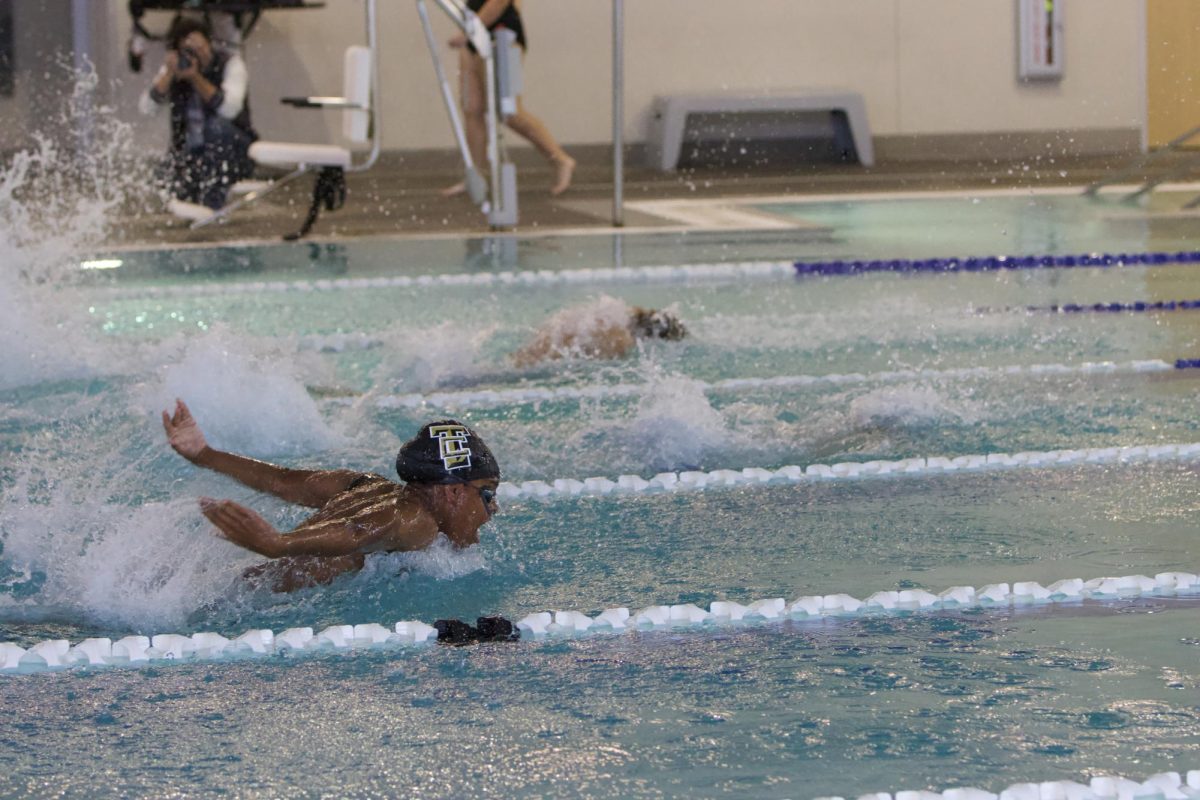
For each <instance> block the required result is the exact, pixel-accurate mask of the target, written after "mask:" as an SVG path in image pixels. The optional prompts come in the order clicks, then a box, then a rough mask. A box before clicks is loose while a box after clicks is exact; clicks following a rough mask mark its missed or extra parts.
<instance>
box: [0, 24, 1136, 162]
mask: <svg viewBox="0 0 1200 800" xmlns="http://www.w3.org/2000/svg"><path fill="white" fill-rule="evenodd" d="M17 2H18V6H19V7H26V6H34V7H42V8H43V9H46V13H47V14H48V15H52V16H54V17H55V18H57V19H61V17H59V16H58V15H59V13H61V9H63V8H65V7H67V6H69V3H68V2H67V0H42V1H41V2H38V1H37V0H17ZM1145 2H1146V0H1086V2H1075V3H1071V4H1070V5H1069V6H1068V7H1067V9H1066V12H1067V16H1066V25H1067V31H1066V53H1067V56H1066V58H1067V61H1066V77H1065V79H1064V80H1062V81H1061V82H1058V83H1044V84H1021V83H1019V82H1018V81H1017V79H1016V58H1017V45H1016V39H1015V37H1016V22H1015V14H1016V10H1015V5H1016V4H1015V0H969V2H964V0H743V1H742V2H736V3H734V2H729V0H627V2H626V17H627V21H626V24H627V27H626V32H627V44H626V52H627V63H626V70H627V71H626V75H627V78H626V80H627V101H626V119H627V130H626V136H627V138H628V139H629V140H630V141H638V140H641V139H643V138H644V136H645V132H646V129H647V121H648V116H649V110H650V107H651V102H652V100H653V98H654V96H655V95H656V94H661V93H666V92H671V91H695V90H711V89H726V88H729V89H747V90H755V91H758V90H764V89H765V90H769V89H781V90H782V89H793V88H797V87H804V86H844V87H849V88H853V89H856V90H858V91H860V92H862V94H863V95H864V97H865V98H866V102H867V109H868V114H869V117H870V120H871V125H872V127H873V129H874V132H875V133H876V134H877V135H882V136H884V137H889V136H890V137H896V138H897V139H905V138H906V137H909V138H910V139H911V137H918V138H919V137H923V136H928V135H931V134H933V135H938V134H940V135H959V136H963V135H966V136H971V135H974V134H990V133H1010V134H1011V133H1022V132H1029V131H1067V132H1079V133H1080V134H1081V136H1080V138H1079V140H1078V141H1080V142H1084V141H1087V140H1088V137H1087V135H1086V134H1087V133H1088V132H1105V131H1112V130H1116V129H1123V130H1126V131H1135V132H1137V131H1141V130H1142V129H1143V128H1144V125H1145V116H1146V113H1145V76H1144V69H1145V68H1144V64H1145V57H1144V52H1145ZM87 5H88V8H89V9H90V13H91V15H92V20H91V29H92V31H93V36H92V38H93V40H94V42H95V43H96V48H95V58H96V61H97V66H98V68H99V70H100V73H101V75H102V76H103V77H104V78H105V79H106V80H109V81H112V82H114V88H113V89H112V90H111V93H110V94H109V95H108V96H107V99H108V100H111V101H112V102H113V103H114V104H115V106H116V107H117V108H118V110H119V112H120V113H121V114H124V115H128V116H130V117H131V118H133V117H134V115H135V109H134V106H135V101H136V97H137V94H138V93H139V92H140V91H141V89H142V88H143V87H144V85H145V82H146V80H147V79H148V77H149V74H150V73H152V71H153V69H154V68H155V66H156V64H157V62H158V60H159V59H160V58H161V50H160V49H156V50H155V51H153V52H152V53H151V55H150V56H149V58H148V62H149V63H148V65H147V71H146V72H145V73H143V74H142V75H140V76H135V75H132V74H131V73H129V71H128V69H127V68H126V66H125V63H124V62H125V56H124V43H125V38H126V36H127V30H128V19H127V16H126V12H125V8H126V2H125V0H88V3H87ZM52 7H53V9H52ZM523 7H524V12H525V17H526V20H527V26H528V29H529V37H530V50H529V55H528V58H527V60H526V86H527V91H526V94H525V102H526V104H527V106H528V107H529V108H530V109H531V110H533V111H534V112H535V113H537V114H539V115H541V116H542V117H543V118H544V119H545V121H546V122H547V124H548V125H549V126H550V128H551V129H552V130H553V131H554V132H555V133H556V135H557V136H558V137H559V138H560V139H562V140H563V141H564V142H566V143H604V142H607V141H608V140H609V137H610V130H611V122H610V109H611V101H610V97H611V96H610V82H609V79H610V74H611V60H610V55H611V38H610V20H611V2H610V0H523ZM54 9H58V10H54ZM433 10H434V13H435V17H440V15H439V14H437V12H436V9H433ZM168 18H169V17H168V15H166V14H161V13H158V14H152V15H149V16H148V19H149V20H150V22H151V23H152V24H153V25H154V26H155V27H157V28H162V27H164V26H165V24H166V21H167V19H168ZM362 20H363V17H362V0H328V2H327V5H326V8H324V9H321V10H316V11H276V12H268V13H266V14H265V15H264V16H263V19H262V21H261V22H260V24H259V27H258V29H257V30H256V31H255V33H254V35H253V37H252V38H251V40H250V42H249V44H248V47H247V53H246V56H247V61H248V63H249V65H250V69H251V74H252V78H251V93H252V97H253V109H254V115H255V121H256V124H257V127H258V129H259V131H260V132H261V133H262V134H263V135H264V136H265V137H267V138H272V139H283V140H299V141H316V142H320V141H336V140H337V137H338V135H339V133H338V125H337V124H336V122H337V121H336V118H335V116H334V115H333V114H332V113H327V112H312V111H296V110H292V109H289V108H286V107H283V106H280V105H279V104H278V103H277V100H276V98H277V97H278V96H280V95H284V94H304V93H313V94H337V93H339V92H340V87H341V76H340V71H341V53H342V51H343V49H344V48H345V47H346V46H347V45H349V44H352V43H356V42H361V41H362V40H363V21H362ZM437 22H438V36H439V39H440V40H442V41H444V40H445V39H446V38H448V37H449V35H450V33H451V31H450V30H449V27H448V25H447V24H445V23H442V22H441V21H440V19H438V20H437ZM24 25H25V26H26V27H25V28H24V30H23V31H21V37H22V44H23V45H24V46H25V47H26V48H28V47H30V46H31V44H32V42H25V41H24V34H25V32H26V31H27V32H29V33H31V34H40V35H41V36H42V37H44V38H43V39H42V41H43V44H42V45H40V46H41V47H42V48H43V49H44V47H45V46H48V45H52V44H54V43H55V42H57V43H59V44H61V43H63V33H62V32H63V31H68V36H69V27H68V26H64V25H62V24H61V22H60V23H59V24H57V25H50V24H48V23H39V22H33V21H29V20H25V21H24ZM380 36H381V40H382V43H383V44H382V47H381V63H382V68H381V79H382V95H383V97H382V108H383V132H384V146H385V148H388V149H423V148H438V147H448V146H450V144H451V139H450V130H449V126H448V124H447V121H446V118H445V113H444V112H443V110H442V107H441V103H440V98H439V95H438V92H437V88H436V85H435V83H434V77H433V70H432V66H431V64H430V62H429V56H428V53H427V50H426V48H425V44H424V40H423V38H422V35H421V31H420V25H419V23H418V19H417V15H416V10H415V6H414V4H413V2H411V0H380ZM442 58H443V61H444V63H445V64H446V66H447V68H448V69H449V70H450V71H451V74H453V73H454V72H455V71H456V62H455V59H454V56H453V55H452V54H451V53H450V51H449V50H447V49H443V51H442ZM24 91H25V94H24V95H23V98H24V102H25V104H26V105H25V107H26V108H28V106H29V103H30V97H29V94H28V86H26V87H25V90H24ZM2 102H3V101H0V103H2ZM17 105H20V103H19V102H18V103H17ZM6 117H7V114H6ZM162 124H163V123H162V121H161V120H158V121H154V122H152V123H150V124H149V127H148V126H146V125H143V126H141V127H140V128H139V133H138V136H139V138H140V139H141V140H142V141H144V143H145V144H146V146H148V147H150V146H155V147H158V146H161V145H162V143H163V141H164V135H165V134H164V132H163V130H162V128H161V125H162ZM6 127H7V125H6ZM513 138H515V137H513ZM1069 138H1070V137H1069V136H1068V137H1066V138H1065V139H1064V141H1067V140H1069Z"/></svg>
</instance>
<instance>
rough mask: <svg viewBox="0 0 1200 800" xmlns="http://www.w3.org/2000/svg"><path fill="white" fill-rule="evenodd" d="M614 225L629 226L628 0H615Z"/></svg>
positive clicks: (613, 77) (613, 76)
mask: <svg viewBox="0 0 1200 800" xmlns="http://www.w3.org/2000/svg"><path fill="white" fill-rule="evenodd" d="M612 29H613V30H612V34H613V53H612V61H613V75H612V92H613V112H612V117H613V227H615V228H620V227H622V226H624V225H625V0H613V21H612Z"/></svg>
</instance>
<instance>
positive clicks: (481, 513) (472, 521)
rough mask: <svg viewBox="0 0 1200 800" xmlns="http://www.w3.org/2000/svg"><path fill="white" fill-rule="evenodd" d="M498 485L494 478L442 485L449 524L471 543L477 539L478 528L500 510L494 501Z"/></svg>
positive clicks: (498, 482)
mask: <svg viewBox="0 0 1200 800" xmlns="http://www.w3.org/2000/svg"><path fill="white" fill-rule="evenodd" d="M499 486H500V481H499V480H497V479H495V478H481V479H479V480H475V481H471V482H470V483H452V484H448V485H444V486H443V487H442V488H443V489H444V490H445V492H446V493H447V499H448V501H449V503H448V505H449V509H450V513H451V516H452V523H451V524H452V526H453V528H454V529H455V530H456V531H459V532H460V533H459V536H460V537H463V538H464V539H465V541H467V542H469V543H471V544H474V543H475V542H477V541H479V528H480V527H481V526H482V525H483V524H484V523H485V522H487V521H488V520H489V519H491V518H492V515H493V514H495V513H496V512H497V511H499V510H500V508H499V505H498V504H497V503H496V489H497V488H499ZM447 533H449V531H447ZM451 538H452V539H453V538H454V537H453V536H452V537H451Z"/></svg>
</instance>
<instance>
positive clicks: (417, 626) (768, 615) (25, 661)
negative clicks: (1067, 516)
mask: <svg viewBox="0 0 1200 800" xmlns="http://www.w3.org/2000/svg"><path fill="white" fill-rule="evenodd" d="M1197 595H1200V575H1196V574H1194V573H1190V572H1161V573H1158V574H1157V575H1155V576H1154V577H1153V578H1151V577H1148V576H1146V575H1126V576H1121V577H1102V578H1093V579H1091V580H1087V581H1085V580H1082V579H1080V578H1068V579H1065V580H1060V581H1055V582H1054V583H1051V584H1050V585H1049V586H1043V585H1042V584H1040V583H1037V582H1035V581H1018V582H1016V583H1012V584H1011V585H1010V584H1008V583H992V584H988V585H986V586H983V587H980V588H975V587H973V586H952V587H950V588H948V589H946V590H944V591H942V592H941V593H939V594H933V593H932V592H929V591H926V590H924V589H903V590H883V591H878V592H875V593H873V594H871V595H869V596H867V597H866V598H865V599H862V600H859V599H857V598H855V597H853V596H851V595H849V594H827V595H807V596H803V597H800V598H798V599H796V600H794V601H792V602H788V601H787V600H785V599H784V598H782V597H774V598H767V599H762V600H755V601H753V602H751V603H748V604H745V605H743V604H741V603H736V602H732V601H729V600H714V601H712V602H711V603H710V604H709V607H708V609H707V610H705V609H703V608H700V607H699V606H697V605H695V604H693V603H683V604H677V605H669V606H668V605H659V606H648V607H646V608H643V609H640V610H638V611H630V610H629V609H628V608H608V609H605V610H604V611H602V612H600V613H599V614H597V615H596V616H595V617H591V616H588V615H587V614H583V613H581V612H578V611H541V612H537V613H533V614H529V615H527V616H525V617H523V618H522V619H520V620H518V622H517V623H516V625H517V628H518V629H519V630H520V631H521V633H522V636H524V637H533V638H534V639H538V638H542V637H572V636H580V635H596V634H620V633H625V632H633V631H652V630H668V629H669V630H683V629H701V630H704V629H707V630H713V629H727V628H728V627H729V626H736V625H751V624H761V623H769V622H778V621H783V620H797V621H802V620H813V621H821V620H831V619H845V618H854V617H863V616H870V615H881V614H897V613H928V612H933V611H954V610H963V609H973V608H980V609H993V608H995V609H1008V608H1012V607H1016V606H1033V605H1048V604H1062V603H1078V602H1081V601H1083V600H1097V601H1113V600H1130V599H1136V598H1148V597H1187V596H1197ZM436 638H437V631H436V629H435V628H434V627H433V626H432V625H427V624H425V623H423V622H416V621H411V620H406V621H402V622H397V623H395V624H394V625H392V626H391V627H390V628H389V627H387V626H384V625H380V624H378V623H365V624H359V625H330V626H329V627H327V628H325V629H323V630H321V631H319V632H316V631H314V630H313V628H311V627H300V628H288V629H287V630H284V631H282V632H281V633H278V634H276V633H274V632H273V631H271V630H267V629H258V630H249V631H246V632H244V633H242V634H241V635H239V636H237V637H236V638H233V639H229V638H226V637H225V636H222V635H221V634H219V633H213V632H208V631H206V632H201V633H194V634H191V635H184V634H176V633H160V634H158V635H155V636H141V635H133V636H126V637H124V638H122V639H119V640H117V641H115V642H114V641H112V640H111V639H108V638H100V637H97V638H90V639H84V640H83V641H81V642H79V643H77V644H74V645H72V644H71V642H69V641H68V640H66V639H47V640H44V641H41V642H37V643H36V644H34V645H32V646H30V647H28V648H24V647H20V646H19V645H16V644H13V643H3V644H0V675H6V674H7V675H19V674H28V673H35V672H46V671H56V670H63V669H69V668H74V667H122V666H139V665H143V666H144V665H148V664H162V663H167V662H186V661H216V660H228V659H242V658H263V657H267V656H272V655H276V656H288V655H298V654H306V653H307V654H316V653H331V652H343V653H344V652H349V651H361V650H379V649H396V648H402V647H411V646H416V645H424V644H428V643H431V642H433V641H435V640H436ZM897 800H901V799H900V798H897Z"/></svg>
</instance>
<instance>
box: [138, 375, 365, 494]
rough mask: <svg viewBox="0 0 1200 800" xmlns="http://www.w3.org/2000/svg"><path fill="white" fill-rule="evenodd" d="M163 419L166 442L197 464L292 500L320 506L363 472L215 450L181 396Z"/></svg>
mask: <svg viewBox="0 0 1200 800" xmlns="http://www.w3.org/2000/svg"><path fill="white" fill-rule="evenodd" d="M162 420H163V429H164V430H165V431H166V432H167V442H168V443H169V444H170V445H171V447H172V448H173V449H174V450H175V452H176V453H179V455H181V456H183V457H184V458H186V459H187V460H188V461H190V462H192V463H193V464H195V465H196V466H198V467H204V468H205V469H211V470H214V471H216V472H220V473H221V474H222V475H228V476H229V477H231V478H233V479H234V480H236V481H238V482H240V483H243V484H245V485H246V486H249V487H250V488H251V489H256V490H258V491H260V492H268V493H269V494H273V495H275V496H276V497H279V498H280V499H283V500H286V501H287V502H289V503H296V504H298V505H302V506H310V507H312V508H320V507H322V506H323V505H325V504H326V503H328V502H329V501H330V499H332V498H333V497H334V496H335V495H337V494H340V493H341V492H344V491H346V489H348V488H349V487H350V484H351V483H353V482H354V481H355V480H356V479H358V478H359V477H361V476H362V473H361V472H355V471H354V470H348V469H337V470H309V469H290V468H288V467H281V466H279V465H278V464H271V463H269V462H266V461H259V460H257V459H254V458H247V457H246V456H240V455H238V454H236V453H226V452H224V451H222V450H214V449H213V448H211V447H209V446H208V442H207V441H205V439H204V434H203V433H202V432H201V431H200V426H199V425H197V424H196V420H195V419H194V418H193V417H192V412H191V410H190V409H188V407H187V403H185V402H183V401H182V400H179V399H176V400H175V413H174V415H169V414H167V412H166V411H164V412H162Z"/></svg>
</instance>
